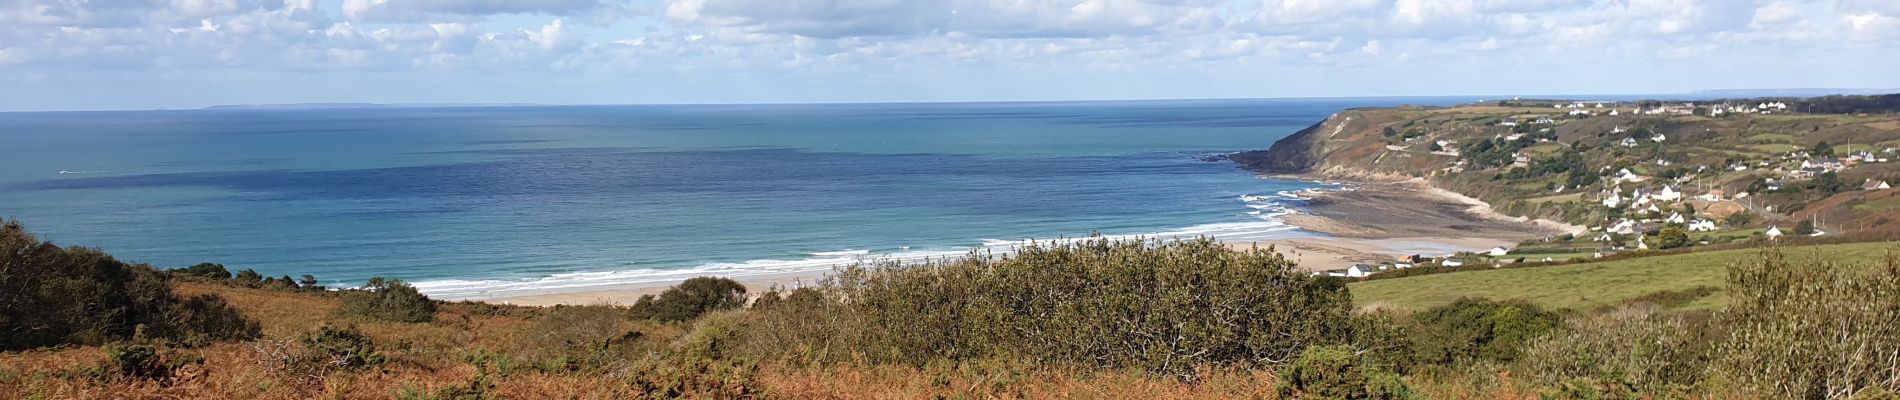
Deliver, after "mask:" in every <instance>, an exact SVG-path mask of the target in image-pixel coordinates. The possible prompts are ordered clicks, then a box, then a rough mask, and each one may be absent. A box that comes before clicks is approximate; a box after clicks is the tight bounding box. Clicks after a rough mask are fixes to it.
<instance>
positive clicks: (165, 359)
mask: <svg viewBox="0 0 1900 400" xmlns="http://www.w3.org/2000/svg"><path fill="white" fill-rule="evenodd" d="M105 351H106V360H105V365H103V366H102V368H101V369H102V370H103V372H105V373H107V374H108V375H110V376H118V377H126V378H133V379H147V380H154V381H159V382H160V383H163V384H170V383H171V381H172V378H173V377H174V376H176V375H177V372H178V371H179V370H181V369H184V368H185V367H186V366H188V365H192V364H203V363H204V359H203V358H198V357H190V356H183V355H179V354H176V353H172V352H170V351H166V350H165V349H163V348H161V347H158V346H154V345H146V344H128V343H122V342H115V343H110V344H107V345H106V348H105Z"/></svg>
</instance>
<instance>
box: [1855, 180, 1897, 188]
mask: <svg viewBox="0 0 1900 400" xmlns="http://www.w3.org/2000/svg"><path fill="white" fill-rule="evenodd" d="M1892 188H1893V185H1888V184H1887V181H1878V180H1873V179H1868V180H1867V182H1866V183H1862V184H1860V190H1880V189H1892Z"/></svg>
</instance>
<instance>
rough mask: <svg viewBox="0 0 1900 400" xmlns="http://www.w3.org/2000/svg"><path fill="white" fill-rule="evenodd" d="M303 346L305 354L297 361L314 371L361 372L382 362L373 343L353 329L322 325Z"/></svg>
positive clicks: (367, 336) (304, 341)
mask: <svg viewBox="0 0 1900 400" xmlns="http://www.w3.org/2000/svg"><path fill="white" fill-rule="evenodd" d="M303 346H304V353H303V355H301V356H299V358H300V359H299V360H297V361H298V362H299V363H302V364H306V365H313V366H316V367H317V368H316V369H317V370H329V369H346V370H349V369H362V368H365V367H368V366H371V365H376V364H381V363H382V362H383V354H382V353H381V352H378V351H376V342H375V341H374V340H371V339H370V337H369V335H368V334H365V333H363V331H361V330H357V329H356V327H354V326H347V327H340V328H339V327H335V326H329V325H325V326H323V327H322V328H319V329H318V330H317V331H316V332H313V333H311V334H310V335H309V336H305V337H304V338H303Z"/></svg>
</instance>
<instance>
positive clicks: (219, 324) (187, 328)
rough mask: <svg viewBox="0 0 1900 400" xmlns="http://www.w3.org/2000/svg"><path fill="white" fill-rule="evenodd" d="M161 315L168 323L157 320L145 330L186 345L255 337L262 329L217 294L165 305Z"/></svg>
mask: <svg viewBox="0 0 1900 400" xmlns="http://www.w3.org/2000/svg"><path fill="white" fill-rule="evenodd" d="M162 315H163V317H162V318H164V320H165V321H166V323H163V324H156V325H154V328H153V329H150V330H147V331H145V332H146V333H148V334H150V333H155V334H156V336H157V337H164V338H173V339H175V340H177V341H179V342H182V343H184V344H185V345H187V346H193V347H196V346H203V345H207V344H211V343H212V342H220V341H242V340H249V339H255V338H257V337H258V335H259V334H260V333H261V332H262V327H260V326H259V325H258V324H257V321H252V320H250V319H248V318H244V316H243V315H242V314H239V313H238V311H237V308H235V307H231V305H229V304H226V303H225V302H224V298H222V297H218V295H215V294H209V293H207V294H201V295H197V296H193V297H189V298H186V299H184V300H183V301H179V302H177V303H175V304H172V305H171V306H168V307H166V309H165V311H164V313H163V314H162Z"/></svg>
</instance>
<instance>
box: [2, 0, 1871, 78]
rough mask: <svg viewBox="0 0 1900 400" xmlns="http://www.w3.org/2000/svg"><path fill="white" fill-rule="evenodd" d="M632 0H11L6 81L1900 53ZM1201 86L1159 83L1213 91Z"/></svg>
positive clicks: (1592, 23) (1301, 7)
mask: <svg viewBox="0 0 1900 400" xmlns="http://www.w3.org/2000/svg"><path fill="white" fill-rule="evenodd" d="M632 1H633V0H521V1H506V0H341V1H324V2H319V1H316V0H89V1H84V0H0V82H16V83H17V82H26V81H39V82H67V84H70V85H82V86H83V85H88V84H91V83H88V82H90V80H91V79H92V78H95V77H97V76H99V75H100V74H118V75H122V76H134V77H142V78H149V79H152V80H156V81H165V80H167V79H187V78H191V77H201V78H203V79H214V78H218V77H223V76H233V75H243V74H263V73H271V72H284V73H291V74H294V76H296V77H298V78H299V79H309V80H321V79H329V78H326V77H339V78H336V79H339V80H343V81H354V80H350V79H343V78H340V77H352V78H360V77H363V76H366V74H374V75H375V76H379V77H384V78H386V79H389V80H390V81H393V82H403V81H408V80H421V79H425V78H436V77H449V76H460V75H458V74H466V75H468V76H499V75H503V74H521V75H520V76H525V77H540V76H561V77H568V76H572V77H588V78H590V79H600V80H603V81H612V80H613V79H625V78H623V77H645V76H654V77H668V78H670V80H677V81H703V82H712V84H715V85H717V84H723V82H726V81H728V80H731V79H737V78H743V77H774V78H775V79H777V80H767V81H764V82H767V83H768V85H767V86H766V87H762V88H759V89H757V90H758V91H769V90H770V89H769V88H770V87H771V86H770V85H769V83H770V82H796V81H805V80H810V79H818V78H827V77H828V78H831V79H837V80H838V82H855V81H858V80H864V81H878V82H884V84H889V85H904V86H905V87H915V86H916V85H925V83H916V82H936V81H942V82H954V81H956V79H957V78H958V77H967V78H968V79H972V80H976V81H983V79H990V78H994V79H998V80H999V81H1009V80H1011V79H1015V80H1017V81H1015V82H1016V83H1015V84H1013V85H1010V86H1017V87H1033V86H1037V85H1041V84H1043V83H1045V82H1052V81H1062V80H1068V79H1081V78H1076V77H1080V76H1097V77H1103V78H1100V79H1103V81H1102V84H1103V85H1104V86H1121V85H1133V84H1134V82H1137V81H1144V80H1148V79H1179V80H1191V79H1219V80H1231V81H1236V82H1238V81H1245V80H1248V79H1287V80H1296V79H1297V82H1315V81H1318V80H1320V79H1319V78H1311V77H1305V78H1294V77H1301V76H1307V75H1313V74H1318V75H1321V76H1328V77H1331V78H1333V79H1345V80H1354V81H1359V82H1379V81H1381V79H1388V78H1392V77H1399V76H1404V75H1407V74H1410V73H1411V72H1412V71H1416V70H1421V69H1426V68H1439V69H1437V70H1433V71H1436V73H1440V74H1454V75H1455V74H1461V73H1467V72H1464V71H1486V73H1482V74H1480V73H1470V74H1472V75H1471V76H1472V77H1473V78H1472V79H1474V81H1473V82H1477V83H1478V84H1489V82H1491V80H1485V79H1482V78H1487V77H1489V75H1492V74H1496V75H1497V76H1499V77H1500V78H1499V79H1496V81H1499V82H1516V83H1523V84H1544V85H1554V84H1553V83H1549V82H1551V81H1548V80H1537V79H1527V80H1510V79H1508V78H1503V77H1506V76H1509V74H1510V73H1511V72H1510V71H1553V73H1560V72H1563V71H1571V72H1576V71H1587V72H1590V73H1587V74H1578V76H1604V77H1605V78H1580V79H1579V80H1577V82H1583V83H1569V81H1568V80H1566V81H1564V82H1562V83H1563V84H1571V85H1576V87H1583V88H1590V87H1616V86H1615V85H1636V84H1641V83H1643V82H1644V81H1641V80H1631V79H1610V78H1607V77H1609V76H1612V75H1611V74H1602V73H1596V72H1597V71H1604V70H1616V69H1619V68H1628V69H1631V71H1635V72H1641V73H1643V74H1652V75H1658V76H1676V77H1681V79H1678V80H1659V81H1657V82H1663V83H1672V84H1673V83H1675V82H1677V81H1681V82H1710V83H1709V84H1708V86H1711V87H1737V86H1748V85H1749V83H1748V82H1749V81H1747V80H1733V79H1731V80H1719V81H1718V80H1714V79H1715V78H1713V76H1717V75H1722V74H1726V72H1725V73H1722V74H1718V73H1710V72H1709V71H1708V70H1707V67H1708V66H1710V65H1736V66H1743V67H1735V68H1733V71H1734V72H1733V76H1737V77H1747V76H1751V75H1755V76H1760V75H1762V74H1750V73H1749V72H1751V71H1754V70H1750V69H1749V68H1766V67H1756V66H1760V65H1768V64H1775V65H1781V67H1780V68H1779V69H1777V71H1785V70H1787V69H1788V68H1790V66H1789V65H1788V63H1793V62H1813V63H1825V64H1827V65H1843V64H1845V65H1856V64H1879V65H1888V64H1891V63H1892V62H1895V61H1900V60H1894V59H1893V58H1894V57H1895V56H1889V55H1887V54H1900V51H1896V50H1900V49H1896V47H1900V18H1896V17H1897V16H1900V1H1887V0H1835V1H1828V0H934V1H933V0H646V1H644V2H637V3H636V2H632ZM1411 60H1431V62H1430V63H1427V64H1428V65H1425V66H1421V65H1416V63H1414V62H1412V61H1411ZM1810 60H1811V61H1810ZM1671 68H1678V69H1673V70H1672V69H1671ZM1817 68H1819V67H1817ZM1870 69H1871V68H1870ZM551 70H553V71H561V73H558V74H548V73H547V72H548V71H551ZM1728 70H1729V69H1724V70H1723V71H1728ZM1289 71H1297V73H1295V72H1289ZM1269 72H1277V73H1269ZM1626 72H1628V71H1626ZM1756 72H1759V71H1756ZM1419 73H1420V74H1424V73H1425V72H1419ZM590 74H591V75H590ZM1091 74H1094V75H1091ZM1300 74H1307V75H1300ZM1355 74H1356V75H1355ZM1630 75H1634V74H1633V73H1626V74H1624V75H1623V76H1630ZM1803 75H1815V76H1820V75H1825V74H1803ZM1261 76H1265V77H1280V78H1261ZM1777 76H1779V75H1777ZM1848 76H1860V75H1848ZM1203 77H1205V78H1203ZM405 78H408V79H405ZM979 78H980V79H979ZM442 79H448V78H442ZM532 79H551V78H532ZM576 79H579V78H576ZM759 79H765V78H759ZM1392 79H1396V78H1392ZM1842 79H1846V78H1842ZM1862 79H1863V80H1868V81H1871V82H1874V83H1869V85H1873V86H1881V85H1891V86H1900V82H1894V83H1888V84H1881V83H1879V82H1887V81H1883V80H1881V79H1892V78H1880V77H1863V78H1862ZM892 82H896V83H892ZM964 82H965V83H966V84H967V83H968V81H964ZM1289 82H1290V81H1283V83H1289ZM1587 82H1597V83H1598V84H1597V85H1595V86H1587V85H1585V83H1587ZM476 83H481V84H485V83H490V80H487V79H483V80H482V81H481V82H476ZM1181 83H1182V82H1181V81H1177V82H1176V84H1156V86H1157V87H1162V88H1164V89H1165V88H1172V87H1193V86H1195V85H1192V84H1181ZM1187 83H1193V82H1187ZM1413 84H1415V85H1419V87H1438V88H1442V89H1445V90H1447V91H1456V92H1472V91H1475V90H1477V89H1474V88H1473V87H1471V86H1469V85H1470V83H1465V84H1462V85H1461V84H1460V83H1457V82H1454V81H1450V80H1446V81H1444V82H1437V81H1436V80H1434V81H1433V82H1424V83H1413ZM945 85H950V83H945ZM1432 85H1436V86H1432ZM1207 86H1208V87H1212V88H1213V89H1201V90H1215V91H1216V92H1218V91H1219V90H1235V89H1231V88H1235V87H1245V86H1244V85H1238V84H1235V85H1212V84H1207ZM10 87H11V86H10ZM1073 87H1079V88H1083V89H1087V88H1088V87H1089V85H1086V84H1081V83H1076V84H1075V86H1073ZM1261 87H1267V88H1272V87H1276V86H1274V85H1262V86H1261ZM1320 88H1322V89H1323V88H1324V87H1320ZM1012 89H1015V88H1012ZM1164 89H1155V90H1164ZM943 90H946V91H949V90H953V89H950V88H946V89H943ZM954 90H965V89H963V88H954ZM1165 90H1173V89H1165ZM1181 90H1188V89H1181ZM837 93H848V91H843V92H837ZM880 93H881V92H880ZM1154 93H1158V94H1156V96H1165V97H1182V96H1192V95H1194V94H1193V93H1214V92H1184V93H1173V92H1165V91H1163V92H1154ZM1220 93H1225V92H1220ZM1260 94H1261V95H1272V94H1274V93H1271V92H1263V93H1260Z"/></svg>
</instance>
